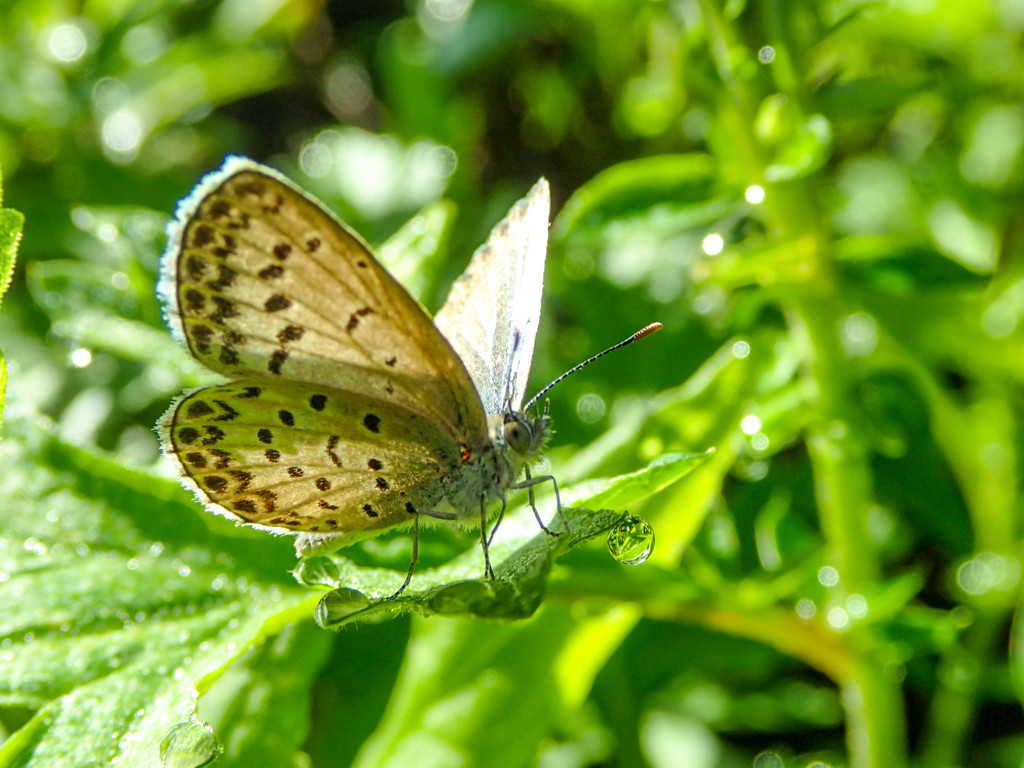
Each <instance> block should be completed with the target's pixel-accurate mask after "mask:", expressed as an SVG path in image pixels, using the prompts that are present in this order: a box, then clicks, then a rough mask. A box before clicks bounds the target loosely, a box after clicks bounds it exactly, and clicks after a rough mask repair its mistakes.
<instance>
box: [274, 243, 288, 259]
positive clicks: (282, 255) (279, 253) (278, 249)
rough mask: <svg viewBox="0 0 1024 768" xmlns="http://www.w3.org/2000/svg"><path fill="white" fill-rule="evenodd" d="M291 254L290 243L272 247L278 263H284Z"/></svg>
mask: <svg viewBox="0 0 1024 768" xmlns="http://www.w3.org/2000/svg"><path fill="white" fill-rule="evenodd" d="M291 252H292V246H291V244H290V243H278V244H277V245H275V246H274V256H275V257H276V258H277V260H278V261H284V260H285V259H287V258H288V257H289V256H290V255H291Z"/></svg>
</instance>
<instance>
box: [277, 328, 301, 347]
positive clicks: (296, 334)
mask: <svg viewBox="0 0 1024 768" xmlns="http://www.w3.org/2000/svg"><path fill="white" fill-rule="evenodd" d="M303 333H305V330H304V329H303V328H301V327H300V326H298V325H286V326H285V327H284V328H282V329H281V330H280V331H278V332H277V340H278V341H280V342H281V343H282V344H285V343H287V342H289V341H298V340H299V339H301V338H302V334H303Z"/></svg>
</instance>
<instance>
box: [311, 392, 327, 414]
mask: <svg viewBox="0 0 1024 768" xmlns="http://www.w3.org/2000/svg"><path fill="white" fill-rule="evenodd" d="M309 407H310V408H312V409H313V410H314V411H322V410H323V409H324V408H326V407H327V395H313V396H312V397H310V398H309Z"/></svg>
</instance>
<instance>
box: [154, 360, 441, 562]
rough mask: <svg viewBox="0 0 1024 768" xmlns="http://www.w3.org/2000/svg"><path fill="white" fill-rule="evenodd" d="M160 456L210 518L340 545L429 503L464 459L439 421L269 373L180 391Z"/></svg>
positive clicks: (163, 431) (166, 421) (164, 426)
mask: <svg viewBox="0 0 1024 768" xmlns="http://www.w3.org/2000/svg"><path fill="white" fill-rule="evenodd" d="M158 431H159V433H160V439H161V444H162V448H163V450H164V453H165V454H167V455H168V456H170V457H171V458H172V459H173V460H174V461H175V463H176V464H177V465H178V469H179V471H180V472H181V475H182V477H183V478H184V482H185V484H186V485H187V486H189V487H191V488H192V490H193V491H194V492H195V493H196V496H197V497H198V499H199V500H200V501H201V502H203V503H204V504H205V505H206V507H207V508H208V509H210V510H211V511H212V512H215V513H217V514H221V515H224V516H226V517H229V518H232V519H235V520H238V521H241V522H245V523H249V524H251V525H254V526H256V527H259V528H264V529H268V530H271V531H273V532H276V533H319V534H343V537H342V538H341V539H339V541H338V542H337V543H340V544H345V543H348V542H350V541H355V540H358V539H360V538H364V537H365V536H369V535H373V533H375V532H377V531H380V530H382V529H385V528H390V527H393V526H396V525H401V524H403V523H407V522H410V521H411V520H412V511H413V510H414V509H416V508H421V509H431V508H436V506H437V503H438V502H439V501H440V500H441V497H442V486H441V484H440V483H441V479H442V478H443V477H444V476H445V475H446V474H448V473H450V472H452V471H453V470H457V468H458V465H459V462H460V453H459V452H460V447H459V446H458V445H457V444H456V443H455V442H454V441H453V439H452V437H451V435H450V434H448V433H447V431H446V430H445V429H444V428H443V426H442V425H440V424H438V423H437V422H435V421H433V420H432V419H430V418H428V417H425V416H423V415H422V414H418V413H415V412H413V411H409V410H406V409H403V408H397V407H394V406H392V405H384V404H382V403H381V401H380V400H377V399H375V398H373V397H367V396H365V395H361V394H357V393H355V392H351V391H345V390H338V389H335V388H332V387H326V386H310V385H308V384H304V383H295V382H288V381H283V380H281V379H270V378H266V377H264V378H249V379H240V380H238V381H234V382H231V383H229V384H225V385H222V386H216V387H207V388H205V389H199V390H195V391H193V392H190V393H187V394H185V395H184V396H182V397H180V398H179V399H178V400H176V401H175V402H174V403H173V404H172V405H171V407H170V408H169V409H168V410H167V412H166V413H165V414H164V416H163V418H162V419H161V420H160V423H159V425H158Z"/></svg>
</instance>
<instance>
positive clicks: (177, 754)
mask: <svg viewBox="0 0 1024 768" xmlns="http://www.w3.org/2000/svg"><path fill="white" fill-rule="evenodd" d="M222 751H223V750H222V749H221V746H220V744H218V743H217V737H216V736H214V735H213V729H212V728H211V727H210V726H209V725H208V724H207V723H201V722H199V721H198V720H190V721H188V722H184V723H178V724H177V725H176V726H174V727H173V728H171V730H169V731H168V732H167V735H166V736H164V739H163V741H161V742H160V764H161V765H163V766H164V768H199V766H202V765H207V764H209V763H210V762H212V761H213V760H214V759H216V758H217V757H218V756H219V755H220V753H221V752H222Z"/></svg>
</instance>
